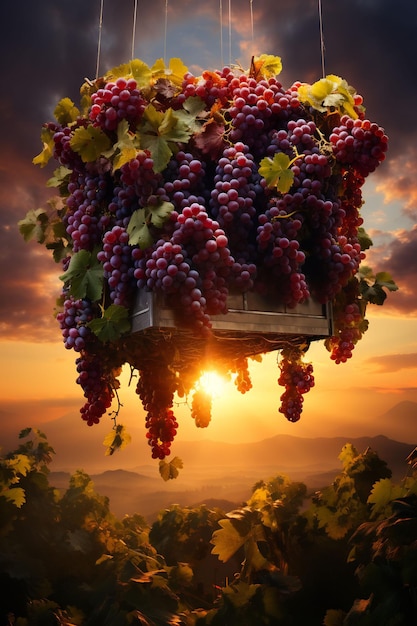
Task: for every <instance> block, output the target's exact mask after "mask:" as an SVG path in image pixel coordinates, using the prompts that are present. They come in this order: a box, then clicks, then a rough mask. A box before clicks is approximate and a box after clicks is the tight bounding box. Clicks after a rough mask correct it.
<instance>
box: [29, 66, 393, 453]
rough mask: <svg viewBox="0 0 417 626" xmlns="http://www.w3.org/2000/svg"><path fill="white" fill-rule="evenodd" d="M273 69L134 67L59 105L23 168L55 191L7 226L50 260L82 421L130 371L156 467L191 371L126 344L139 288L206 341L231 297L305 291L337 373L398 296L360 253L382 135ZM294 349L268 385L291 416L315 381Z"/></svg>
mask: <svg viewBox="0 0 417 626" xmlns="http://www.w3.org/2000/svg"><path fill="white" fill-rule="evenodd" d="M280 71H281V60H280V58H279V57H276V56H272V55H261V56H259V57H254V58H253V59H252V63H251V66H250V68H249V69H248V70H247V71H244V70H243V69H242V68H240V67H239V68H231V67H226V68H224V69H222V70H220V71H209V70H206V71H204V72H203V73H202V74H201V75H200V76H195V75H194V74H192V73H191V72H190V71H188V69H187V68H186V67H185V65H184V64H183V63H182V61H181V60H180V59H171V60H170V62H169V65H168V67H166V66H165V64H164V62H163V61H162V60H159V61H157V62H156V63H155V64H154V65H153V66H152V67H149V66H148V65H147V64H145V63H144V62H143V61H141V60H138V59H136V60H132V61H130V62H129V63H127V64H125V65H121V66H119V67H116V68H114V69H112V70H110V71H109V72H107V73H106V74H105V76H103V77H102V78H99V79H97V80H94V81H89V80H86V82H85V83H84V84H83V85H82V87H81V99H80V105H79V106H76V105H75V104H74V102H73V101H72V100H70V99H69V98H63V99H62V100H61V101H60V102H59V103H58V105H57V107H56V109H55V111H54V115H55V121H54V122H48V123H46V124H44V126H43V128H42V134H41V137H42V143H43V150H42V152H41V153H40V154H39V155H38V156H36V157H35V158H34V163H35V164H38V165H40V166H41V167H43V166H45V165H46V164H47V163H48V161H49V160H50V159H53V160H55V161H56V162H57V164H58V167H57V169H56V170H55V172H54V175H53V177H52V178H51V180H50V181H49V182H48V185H49V186H51V187H56V188H57V189H58V191H59V198H58V200H53V201H51V203H50V206H49V208H46V209H38V210H36V211H31V212H29V213H28V215H27V216H26V218H25V219H23V220H21V221H20V223H19V224H20V230H21V232H22V234H23V236H24V237H25V239H27V240H28V239H31V238H33V237H37V238H38V240H39V241H40V243H43V244H45V245H46V247H47V248H48V249H50V250H51V251H52V253H53V256H54V259H55V261H56V262H58V263H61V265H62V271H61V276H60V279H61V281H62V295H61V305H60V310H59V312H58V314H57V320H58V323H59V326H60V328H61V332H62V336H63V340H64V344H65V347H66V348H68V349H72V350H74V351H75V352H76V353H77V354H78V356H77V362H76V363H77V372H78V378H77V382H78V383H79V384H80V385H81V387H82V389H83V391H84V395H85V398H86V404H85V405H84V407H83V408H82V409H81V413H82V417H83V419H84V420H85V421H86V422H87V424H89V425H92V424H94V423H97V422H98V421H99V420H100V418H101V416H102V415H103V414H104V413H105V412H106V411H107V410H108V409H109V407H110V405H111V402H112V399H113V398H114V397H116V398H118V395H117V387H118V380H117V374H118V372H119V371H120V368H121V366H122V365H123V364H124V363H129V364H130V365H131V367H132V370H137V371H138V373H139V382H138V385H137V393H138V395H139V396H140V398H141V400H142V403H143V406H144V408H145V411H146V427H147V429H148V441H149V445H150V447H151V448H152V456H153V457H155V458H159V459H163V458H164V457H165V456H167V455H168V454H169V453H170V447H171V443H172V441H173V439H174V437H175V434H176V432H177V427H178V423H177V421H176V418H175V416H174V409H173V407H174V403H173V396H174V394H175V393H178V394H179V395H184V394H185V395H187V394H188V393H189V392H190V391H191V390H192V388H193V384H194V383H195V381H196V380H197V379H198V378H199V375H200V373H201V372H200V370H201V369H202V368H203V367H204V363H203V362H202V360H201V359H199V358H197V359H195V360H194V361H192V362H189V363H185V364H184V362H182V363H181V360H179V359H178V355H177V352H178V351H177V350H173V349H169V350H166V349H164V345H163V343H164V342H163V341H162V342H160V344H158V342H154V343H152V342H151V341H149V338H143V340H142V339H138V338H136V340H135V341H134V340H133V339H132V336H131V335H130V328H131V326H130V315H131V312H132V309H133V307H134V301H135V297H136V294H137V291H138V289H139V290H148V291H153V292H154V293H156V294H159V296H160V297H161V298H163V301H164V303H166V305H167V306H169V307H170V308H171V309H172V311H173V312H174V313H175V315H176V318H177V320H178V326H179V327H181V326H182V327H186V328H187V329H191V330H192V331H193V332H194V339H193V341H194V342H195V344H196V345H202V346H206V345H210V336H211V332H212V331H211V318H212V316H213V315H217V316H218V315H227V312H228V297H229V295H230V294H236V293H241V294H243V293H246V292H255V293H259V294H262V295H264V296H271V297H273V298H274V299H275V301H276V300H278V301H280V302H281V303H283V304H284V305H285V306H286V307H288V308H290V309H291V308H294V307H297V306H298V305H300V304H302V303H303V302H306V301H308V300H309V299H310V298H312V299H314V300H315V301H317V302H319V303H323V304H329V305H331V306H332V307H333V310H334V312H335V315H334V334H333V336H332V337H329V338H328V339H327V340H326V342H325V343H326V347H327V349H328V350H329V351H330V353H331V358H332V359H333V360H334V361H335V362H336V363H342V362H344V361H346V360H347V359H348V358H350V356H351V354H352V350H353V348H354V346H355V344H356V342H357V341H358V340H359V339H360V337H361V335H362V334H363V332H364V331H365V330H366V327H367V321H366V319H365V313H366V305H367V304H368V303H369V302H371V303H375V304H382V303H383V301H384V299H385V297H386V290H395V289H396V285H395V283H394V282H393V280H392V279H391V277H390V276H389V275H387V274H385V273H377V274H375V275H374V274H373V273H372V271H371V270H370V269H369V268H366V267H365V268H363V266H362V267H361V263H362V262H363V260H364V258H365V250H366V249H367V248H368V247H369V246H370V245H371V244H372V242H371V241H370V239H369V237H368V236H367V234H366V232H365V230H364V229H363V226H362V221H363V220H362V217H361V215H360V209H361V206H362V203H363V199H362V191H361V189H362V186H363V184H364V182H365V180H366V178H367V176H368V175H369V174H370V173H372V172H373V171H374V170H375V169H376V168H377V167H378V165H379V164H380V163H381V162H382V161H383V160H384V158H385V154H386V151H387V147H388V139H387V136H386V135H385V133H384V130H383V129H382V128H381V127H379V126H378V124H376V123H374V122H372V121H371V120H369V119H367V117H366V115H365V108H364V105H363V102H362V98H361V96H359V95H358V94H357V93H356V91H355V90H354V89H353V88H352V87H351V86H349V85H348V83H347V82H346V81H345V80H343V79H342V78H340V77H338V76H335V75H329V76H327V77H325V78H322V79H321V80H318V81H317V82H316V83H314V84H312V85H310V84H307V83H302V82H294V84H293V85H291V86H290V87H288V88H285V87H283V86H282V85H281V83H280V82H279V80H278V78H277V76H278V75H279V73H280ZM141 341H142V343H141ZM293 344H294V345H292V346H290V347H288V348H285V349H284V350H283V351H282V355H281V363H280V370H281V373H280V377H279V384H280V385H283V386H284V387H285V391H284V393H283V395H282V396H281V407H280V411H281V412H282V413H284V415H285V416H286V417H287V419H289V420H290V421H296V420H297V419H298V418H299V417H300V414H301V409H302V401H303V397H302V396H303V394H305V393H306V392H307V391H308V390H309V388H310V387H311V386H312V385H313V383H314V378H313V374H312V365H311V364H308V365H305V364H304V363H303V362H302V356H303V353H304V352H305V350H306V345H305V342H304V340H303V338H299V340H297V338H294V342H293ZM297 344H299V345H297ZM301 345H302V346H303V347H301ZM236 346H237V347H236V354H235V358H234V359H233V361H232V362H230V363H225V362H224V360H223V361H222V358H221V355H214V358H216V356H217V357H218V360H219V363H220V364H221V367H222V368H223V369H224V370H226V371H228V372H229V373H235V374H236V381H235V382H236V386H237V387H238V389H239V390H240V391H241V392H242V393H245V392H246V391H247V390H248V389H250V387H251V381H250V377H249V372H248V368H247V357H248V354H239V347H238V344H236ZM204 350H205V348H204ZM204 350H202V353H204ZM264 351H265V350H264ZM249 356H252V355H249ZM253 356H256V355H255V353H254V355H253ZM210 359H211V360H213V354H212V353H211V354H210ZM118 408H119V407H118ZM117 412H118V409H117V411H116V414H117ZM209 415H210V413H209V405H208V400H207V399H206V397H205V395H204V392H203V391H202V390H200V391H199V392H198V393H197V394H196V395H195V396H194V402H193V408H192V416H193V418H194V419H195V421H196V424H197V425H201V426H205V425H207V423H208V421H209Z"/></svg>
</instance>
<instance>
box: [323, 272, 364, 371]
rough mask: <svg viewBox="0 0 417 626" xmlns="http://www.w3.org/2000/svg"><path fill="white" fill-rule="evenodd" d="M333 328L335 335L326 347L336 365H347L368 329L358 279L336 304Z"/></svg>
mask: <svg viewBox="0 0 417 626" xmlns="http://www.w3.org/2000/svg"><path fill="white" fill-rule="evenodd" d="M333 326H334V330H333V335H332V336H331V337H329V338H328V339H326V342H325V343H326V347H327V349H328V350H329V352H330V358H331V359H332V360H333V361H334V362H335V363H336V364H339V363H346V361H347V360H348V359H350V358H351V357H352V351H353V349H354V347H355V345H356V344H357V342H358V341H359V339H360V338H361V337H362V335H363V333H364V332H365V331H366V330H367V328H368V321H367V320H366V319H365V317H364V306H363V301H362V299H361V297H360V293H359V282H358V280H357V279H356V277H354V278H352V279H351V280H350V281H349V283H348V284H347V285H346V287H345V288H344V289H343V291H342V293H341V294H340V296H339V297H338V298H337V300H336V301H335V303H334V311H333Z"/></svg>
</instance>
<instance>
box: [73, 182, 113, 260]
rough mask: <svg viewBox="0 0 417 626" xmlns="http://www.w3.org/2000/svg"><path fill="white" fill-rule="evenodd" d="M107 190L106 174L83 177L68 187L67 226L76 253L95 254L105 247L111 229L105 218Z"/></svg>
mask: <svg viewBox="0 0 417 626" xmlns="http://www.w3.org/2000/svg"><path fill="white" fill-rule="evenodd" d="M107 189H108V180H107V177H106V176H105V175H103V174H96V175H90V174H88V173H86V174H84V175H81V174H80V175H78V177H77V179H76V180H73V181H71V182H70V183H69V184H68V193H69V195H68V197H67V201H66V206H67V211H66V213H65V216H64V224H65V226H66V232H67V234H68V235H69V236H70V237H71V240H72V243H73V251H74V252H78V251H79V250H90V251H91V250H92V249H93V248H94V247H95V246H97V245H98V244H99V243H101V240H102V237H103V233H104V232H105V230H106V227H107V225H108V219H107V216H106V214H104V215H103V207H105V206H106V197H107Z"/></svg>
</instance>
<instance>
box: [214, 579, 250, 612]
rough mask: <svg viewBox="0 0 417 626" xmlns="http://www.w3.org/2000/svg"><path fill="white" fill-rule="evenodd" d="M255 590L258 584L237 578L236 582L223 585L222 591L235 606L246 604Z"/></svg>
mask: <svg viewBox="0 0 417 626" xmlns="http://www.w3.org/2000/svg"><path fill="white" fill-rule="evenodd" d="M257 590H258V585H250V584H249V583H246V582H244V581H243V580H239V581H238V582H237V583H234V584H232V585H229V586H228V587H224V588H223V590H222V591H223V594H224V595H225V596H227V598H228V599H229V600H230V602H231V603H232V604H233V605H234V606H235V607H243V606H246V605H247V604H248V602H249V601H250V599H251V598H252V597H253V596H254V595H255V593H256V592H257Z"/></svg>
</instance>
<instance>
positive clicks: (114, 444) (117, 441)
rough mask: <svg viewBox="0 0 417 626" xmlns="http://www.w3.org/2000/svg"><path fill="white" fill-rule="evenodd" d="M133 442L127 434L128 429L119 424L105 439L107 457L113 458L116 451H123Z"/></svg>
mask: <svg viewBox="0 0 417 626" xmlns="http://www.w3.org/2000/svg"><path fill="white" fill-rule="evenodd" d="M131 441H132V437H131V436H130V435H129V433H128V432H126V428H125V427H124V426H123V424H117V426H116V428H114V429H113V430H112V431H111V432H110V433H109V434H108V435H106V437H105V438H104V441H103V445H104V446H106V448H107V450H106V456H111V455H112V454H114V453H115V452H116V450H123V448H125V447H126V446H127V445H129V443H130V442H131Z"/></svg>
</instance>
